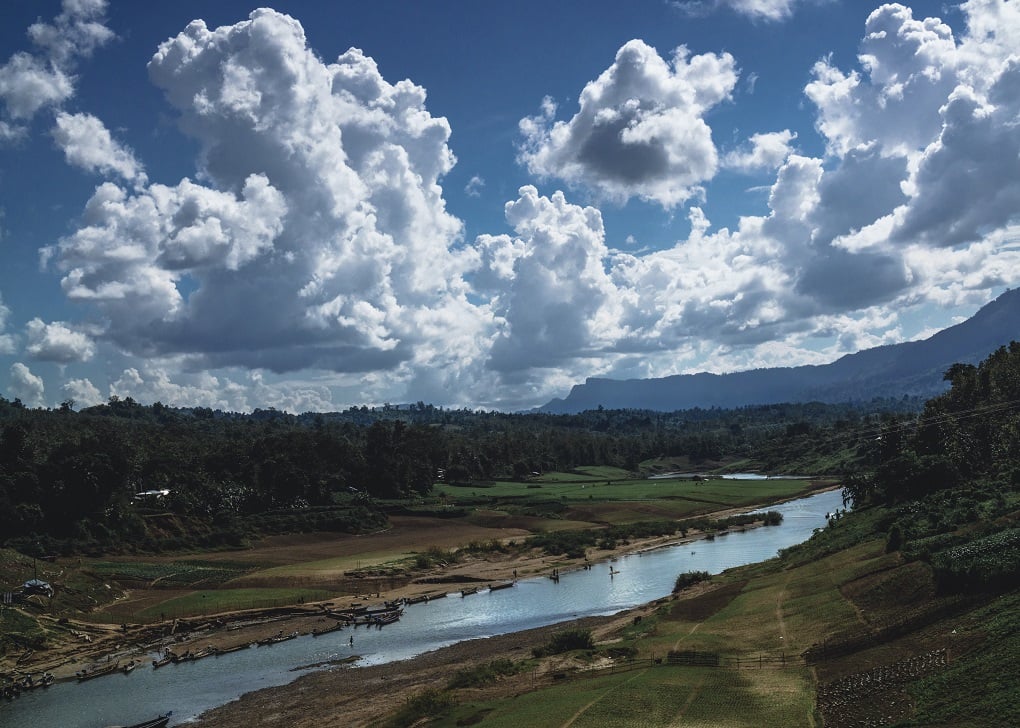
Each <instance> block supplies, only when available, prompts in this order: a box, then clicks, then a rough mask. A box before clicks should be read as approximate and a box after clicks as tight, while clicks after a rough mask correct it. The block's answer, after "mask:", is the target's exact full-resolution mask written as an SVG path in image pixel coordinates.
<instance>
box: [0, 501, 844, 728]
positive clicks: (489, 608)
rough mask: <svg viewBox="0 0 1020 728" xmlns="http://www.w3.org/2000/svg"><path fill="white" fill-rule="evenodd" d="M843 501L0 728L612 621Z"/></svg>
mask: <svg viewBox="0 0 1020 728" xmlns="http://www.w3.org/2000/svg"><path fill="white" fill-rule="evenodd" d="M842 504H843V503H842V499H841V494H840V491H837V490H833V491H826V492H823V493H818V494H815V495H812V496H808V497H806V498H801V499H798V500H794V501H790V502H788V503H783V504H779V505H775V506H769V508H768V510H777V511H780V512H781V513H782V514H783V522H782V524H781V525H779V526H772V527H763V528H756V529H752V530H749V531H746V532H741V533H730V534H727V535H725V536H719V537H716V538H715V539H714V540H713V541H704V540H702V541H695V542H693V543H688V544H681V545H677V546H671V547H668V548H662V549H657V550H654V551H648V552H644V553H642V554H632V555H629V556H624V557H621V558H619V559H617V560H616V561H613V562H608V563H601V564H595V565H594V566H593V567H592V568H591V569H590V570H579V571H572V572H564V573H563V574H562V575H561V577H560V580H559V582H558V583H556V582H553V581H552V580H551V579H549V578H547V577H536V578H533V579H522V580H521V581H519V582H518V583H517V585H516V586H514V587H513V588H510V589H503V590H499V591H494V592H489V591H487V590H482V591H479V592H478V593H477V594H473V595H470V596H467V597H461V596H460V593H459V592H456V593H453V594H451V595H450V596H449V597H448V598H446V599H439V600H435V601H432V602H430V603H428V604H416V605H412V606H409V607H407V608H406V609H405V611H404V616H403V617H402V618H401V620H400V621H399V622H397V623H396V624H392V625H389V626H387V627H385V628H383V629H367V628H364V627H361V628H357V629H353V630H352V629H344V630H341V631H339V632H332V633H330V634H327V635H323V636H321V637H311V636H305V637H299V638H297V639H294V640H290V641H288V642H283V643H280V644H278V645H275V646H273V647H270V648H256V647H253V648H250V649H247V650H242V651H240V652H234V653H231V654H227V655H223V656H221V657H211V658H207V659H204V660H199V661H197V662H190V663H182V664H179V665H169V666H167V667H164V668H161V669H159V670H153V669H152V668H151V667H149V666H148V664H144V665H143V666H142V667H139V668H138V669H137V670H135V671H133V672H131V673H130V674H127V675H124V674H120V673H118V674H115V675H110V676H107V677H101V678H97V679H95V680H91V681H89V682H85V683H60V684H56V685H53V686H51V687H50V688H48V689H46V690H45V691H43V690H36V691H34V692H32V693H28V694H26V695H24V696H22V697H20V698H18V699H16V700H14V701H12V702H8V703H6V704H0V726H19V727H21V728H53V727H55V726H60V727H61V728H105V726H110V725H118V724H131V723H136V722H139V721H142V720H144V719H147V718H150V717H154V716H155V715H157V714H162V713H166V712H167V711H169V710H172V711H173V718H172V720H171V721H170V724H171V725H177V724H180V723H184V722H187V721H188V720H190V719H193V718H195V717H196V716H198V715H199V714H200V713H202V712H204V711H206V710H209V709H210V708H213V707H216V706H218V705H222V704H224V703H227V702H230V701H231V700H235V699H236V698H238V697H240V696H241V695H242V694H243V693H246V692H250V691H252V690H258V689H260V688H266V687H270V686H274V685H283V684H285V683H288V682H291V681H292V680H294V679H296V678H297V677H298V676H300V675H301V674H303V670H300V669H299V670H294V669H293V668H296V667H300V666H302V665H310V664H313V663H320V662H323V661H326V660H330V659H337V658H343V657H347V656H350V655H353V654H357V655H360V656H361V657H362V659H361V661H360V662H359V663H358V664H363V665H369V664H378V663H383V662H389V661H393V660H400V659H405V658H408V657H413V656H415V655H419V654H422V653H424V652H428V651H430V650H434V649H437V648H439V647H444V646H446V645H450V644H454V643H456V642H460V641H463V640H468V639H475V638H478V637H491V636H493V635H497V634H506V633H508V632H517V631H520V630H525V629H531V628H533V627H542V626H545V625H549V624H555V623H557V622H563V621H567V620H570V619H573V618H575V617H588V616H598V615H607V614H614V613H616V612H619V611H621V610H624V609H629V608H631V607H634V606H637V605H640V604H645V603H647V602H650V601H653V600H655V599H659V598H661V597H664V596H666V595H668V594H669V593H670V592H671V591H672V589H673V582H674V581H675V579H676V576H677V575H678V574H680V573H682V572H685V571H707V572H709V573H712V574H718V573H720V572H722V571H724V570H726V569H729V568H732V567H734V566H742V565H744V564H749V563H754V562H758V561H763V560H765V559H769V558H771V557H773V556H775V555H776V554H777V553H778V552H779V550H780V549H783V548H786V547H788V546H792V545H794V544H797V543H800V542H801V541H804V540H806V539H807V538H808V537H809V536H810V535H811V533H812V531H813V530H814V529H816V528H821V527H824V526H825V514H826V513H828V512H831V511H834V510H835V509H836V508H839V507H842ZM611 570H612V571H613V572H617V573H611ZM352 635H353V637H354V646H353V647H351V645H350V644H349V640H350V638H351V636H352ZM151 657H152V656H150V659H151Z"/></svg>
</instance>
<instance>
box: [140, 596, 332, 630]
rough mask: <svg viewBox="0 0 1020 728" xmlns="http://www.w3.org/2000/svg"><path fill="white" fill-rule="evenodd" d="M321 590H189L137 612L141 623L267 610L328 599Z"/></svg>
mask: <svg viewBox="0 0 1020 728" xmlns="http://www.w3.org/2000/svg"><path fill="white" fill-rule="evenodd" d="M329 596H330V594H329V593H328V592H325V591H323V590H321V589H286V588H280V589H271V588H259V589H211V590H202V591H195V592H190V593H188V594H184V595H181V596H176V597H173V598H171V599H167V600H166V601H163V602H160V603H159V604H154V605H151V606H147V607H145V608H144V609H141V610H139V611H138V612H136V613H135V615H134V616H135V618H136V619H137V620H138V621H141V622H148V621H155V620H158V619H170V618H174V617H187V616H195V615H201V614H216V613H219V612H229V611H236V610H242V609H267V608H270V607H282V606H287V605H290V604H299V603H304V602H312V601H317V600H321V599H326V598H328V597H329Z"/></svg>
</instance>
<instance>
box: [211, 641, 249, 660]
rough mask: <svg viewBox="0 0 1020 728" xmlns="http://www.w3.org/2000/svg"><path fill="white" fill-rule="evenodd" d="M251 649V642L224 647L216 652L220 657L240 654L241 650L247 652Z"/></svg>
mask: <svg viewBox="0 0 1020 728" xmlns="http://www.w3.org/2000/svg"><path fill="white" fill-rule="evenodd" d="M249 647H251V643H250V642H242V643H241V644H239V645H234V646H233V647H222V648H220V649H218V650H216V656H217V657H219V656H220V655H225V654H227V653H228V652H239V651H240V650H247V649H248V648H249Z"/></svg>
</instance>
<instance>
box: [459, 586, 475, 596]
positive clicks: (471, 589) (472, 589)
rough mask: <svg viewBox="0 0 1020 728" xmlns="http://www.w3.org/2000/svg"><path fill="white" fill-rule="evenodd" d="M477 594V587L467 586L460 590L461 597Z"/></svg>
mask: <svg viewBox="0 0 1020 728" xmlns="http://www.w3.org/2000/svg"><path fill="white" fill-rule="evenodd" d="M477 593H478V587H477V586H469V587H466V588H464V589H461V590H460V595H461V597H466V596H467V595H468V594H477Z"/></svg>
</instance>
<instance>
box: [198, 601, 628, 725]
mask: <svg viewBox="0 0 1020 728" xmlns="http://www.w3.org/2000/svg"><path fill="white" fill-rule="evenodd" d="M646 611H647V608H638V609H632V610H627V611H626V612H622V613H620V614H617V615H614V616H612V617H587V618H584V619H577V620H572V621H570V622H567V623H561V624H556V625H550V626H547V627H539V628H536V629H530V630H526V631H523V632H515V633H512V634H506V635H499V636H495V637H488V638H485V639H477V640H469V641H466V642H459V643H457V644H455V645H450V646H449V647H443V648H441V649H438V650H434V651H432V652H427V653H425V654H423V655H419V656H417V657H414V658H412V659H410V660H401V661H398V662H389V663H386V664H382V665H369V666H366V667H357V666H356V665H350V666H342V667H334V668H330V669H327V670H321V671H317V672H312V673H309V674H307V675H303V676H301V677H299V678H298V679H297V680H295V681H294V682H292V683H289V684H287V685H282V686H280V687H274V688H266V689H263V690H256V691H253V692H250V693H246V694H245V695H243V696H241V698H240V699H238V700H236V701H233V702H231V703H227V704H226V705H222V706H220V707H218V708H214V709H213V710H211V711H208V712H206V713H204V714H203V715H202V716H200V718H199V719H198V720H197V721H194V722H192V723H189V725H193V726H196V728H252V727H253V726H288V728H319V727H320V726H323V725H344V726H350V727H351V728H355V727H357V726H368V725H370V724H372V723H373V722H374V721H378V720H379V719H380V718H381V717H382V716H385V715H387V714H389V713H392V712H393V711H394V710H396V709H398V708H399V707H400V706H401V705H403V704H404V703H405V702H406V701H407V699H408V698H410V697H412V696H413V695H415V694H417V693H420V692H421V691H423V690H425V689H428V688H440V689H441V688H443V687H445V685H446V684H447V682H448V681H449V679H450V678H451V677H452V676H453V675H454V673H456V672H457V671H458V670H462V669H468V668H472V667H476V666H480V665H485V664H487V663H489V662H492V661H494V660H497V659H510V660H514V661H519V660H524V659H527V658H530V657H531V649H532V648H533V647H538V646H540V645H544V644H545V643H547V642H548V641H549V639H550V638H551V637H552V636H553V635H554V634H556V633H557V632H559V631H562V630H563V629H566V628H574V627H576V628H579V629H590V630H592V634H593V636H594V637H595V639H597V640H604V639H610V638H611V635H612V634H613V632H614V631H615V630H618V629H620V628H621V627H623V626H624V625H626V624H628V623H631V622H632V621H633V619H634V617H635V616H638V615H641V614H644V613H646ZM553 664H554V663H551V662H550V663H546V664H545V665H543V666H540V667H539V668H538V669H536V670H534V671H529V672H526V673H521V674H518V675H514V676H512V677H508V678H506V679H504V680H501V681H500V682H499V683H498V685H493V686H491V687H489V688H486V689H482V690H479V691H477V694H478V695H486V696H489V697H497V696H509V695H514V694H518V693H523V692H525V691H528V690H534V689H536V688H538V687H541V686H543V685H548V684H551V683H553V682H554V681H555V678H554V677H553V674H554V673H555V669H554V668H553Z"/></svg>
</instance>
